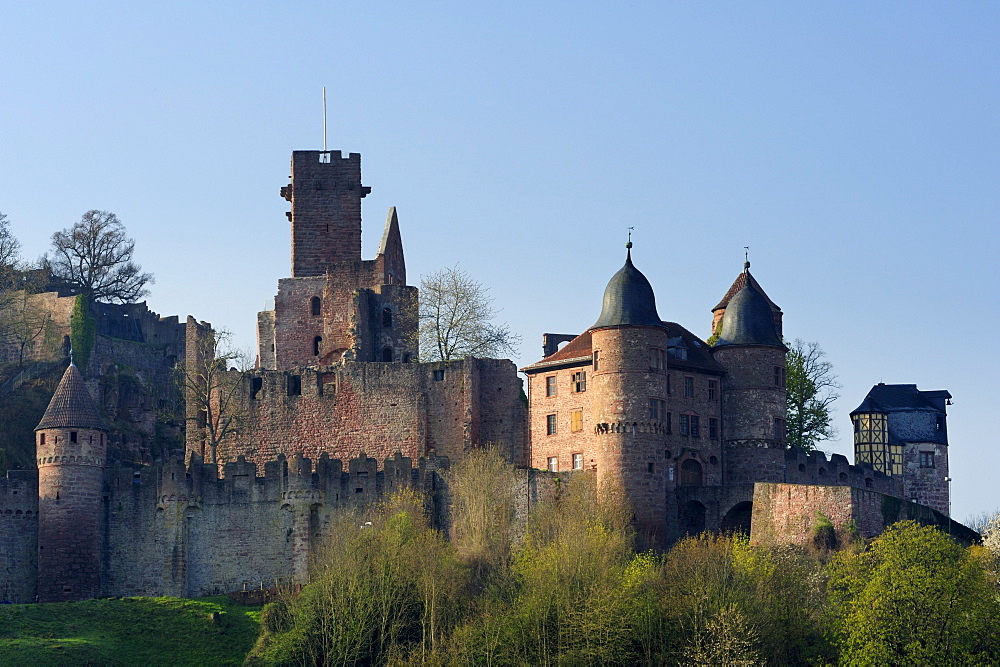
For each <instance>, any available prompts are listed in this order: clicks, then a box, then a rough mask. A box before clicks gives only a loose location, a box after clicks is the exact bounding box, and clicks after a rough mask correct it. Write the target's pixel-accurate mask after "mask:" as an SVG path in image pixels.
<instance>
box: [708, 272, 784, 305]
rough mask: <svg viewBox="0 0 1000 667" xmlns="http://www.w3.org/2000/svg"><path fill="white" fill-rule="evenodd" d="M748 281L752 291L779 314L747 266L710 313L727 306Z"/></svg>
mask: <svg viewBox="0 0 1000 667" xmlns="http://www.w3.org/2000/svg"><path fill="white" fill-rule="evenodd" d="M748 281H749V283H750V285H751V286H753V288H754V289H756V290H757V291H758V292H760V294H761V296H763V297H764V300H765V301H767V303H768V305H769V306H771V309H772V310H775V311H777V312H779V313H780V312H781V308H779V307H778V305H777V304H776V303H774V302H773V301H771V299H770V298H769V297H768V296H767V292H765V291H764V289H763V288H762V287H761V286H760V283H758V282H757V279H756V278H754V277H753V275H752V274H751V273H750V268H749V266H748V267H747V269H746V270H745V271H741V272H740V275H738V276H736V280H734V281H733V284H732V285H731V286H730V287H729V291H728V292H726V296H724V297H722V301H720V302H719V303H718V304H717V305H716V306H715V308H713V309H712V312H713V313H714V312H715V311H717V310H720V309H722V308H725V307H726V306H728V305H729V302H730V301H731V300H732V298H733V297H734V296H736V295H737V293H739V291H740V290H741V289H743V287H744V286H745V285H746V284H747V282H748Z"/></svg>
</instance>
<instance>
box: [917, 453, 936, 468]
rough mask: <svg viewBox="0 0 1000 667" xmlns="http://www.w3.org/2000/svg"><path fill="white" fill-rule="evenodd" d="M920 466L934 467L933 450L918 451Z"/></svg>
mask: <svg viewBox="0 0 1000 667" xmlns="http://www.w3.org/2000/svg"><path fill="white" fill-rule="evenodd" d="M920 467H921V468H933V467H934V452H920Z"/></svg>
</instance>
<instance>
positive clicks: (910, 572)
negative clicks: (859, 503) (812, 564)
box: [829, 521, 1000, 665]
mask: <svg viewBox="0 0 1000 667" xmlns="http://www.w3.org/2000/svg"><path fill="white" fill-rule="evenodd" d="M829 590H830V596H831V600H832V613H833V624H834V631H835V637H836V641H837V643H838V645H839V648H840V661H841V663H842V664H846V665H971V664H996V663H997V661H998V660H1000V642H998V638H997V632H996V630H997V628H996V620H995V619H996V618H997V615H998V612H1000V605H998V602H997V597H996V589H995V586H994V585H993V584H992V583H991V582H990V581H989V580H988V579H987V576H986V572H985V570H984V568H983V566H982V564H981V563H980V561H979V559H977V558H976V557H974V555H973V553H972V552H971V551H970V550H968V549H965V548H964V547H962V546H961V545H960V544H958V543H957V542H955V541H954V540H952V539H951V538H950V537H948V536H947V535H945V534H944V533H942V532H941V531H940V530H938V529H937V528H933V527H929V526H921V525H919V524H917V523H915V522H912V521H904V522H900V523H897V524H895V525H894V526H892V527H890V528H889V530H887V531H886V532H885V533H883V534H882V535H881V536H880V537H878V538H877V539H875V540H873V541H872V543H871V545H870V547H869V549H868V550H867V551H865V552H863V553H859V554H848V553H841V554H838V555H837V557H835V559H834V560H833V561H832V562H831V565H830V580H829Z"/></svg>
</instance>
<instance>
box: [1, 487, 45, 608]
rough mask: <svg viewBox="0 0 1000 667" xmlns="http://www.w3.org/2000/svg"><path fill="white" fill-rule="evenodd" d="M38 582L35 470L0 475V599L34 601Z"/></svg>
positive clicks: (16, 601)
mask: <svg viewBox="0 0 1000 667" xmlns="http://www.w3.org/2000/svg"><path fill="white" fill-rule="evenodd" d="M37 581H38V471H37V470H11V471H10V472H8V473H7V476H6V477H0V602H14V603H24V602H34V600H35V593H36V589H37Z"/></svg>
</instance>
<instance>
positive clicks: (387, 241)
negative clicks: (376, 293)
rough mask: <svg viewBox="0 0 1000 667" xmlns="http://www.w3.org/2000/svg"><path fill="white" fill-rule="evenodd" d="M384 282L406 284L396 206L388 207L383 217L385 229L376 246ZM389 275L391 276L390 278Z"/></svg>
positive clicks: (401, 239) (404, 262) (404, 263)
mask: <svg viewBox="0 0 1000 667" xmlns="http://www.w3.org/2000/svg"><path fill="white" fill-rule="evenodd" d="M377 259H378V260H379V261H380V263H381V268H382V273H383V276H384V280H385V283H386V284H393V285H405V284H406V261H405V260H404V259H403V237H402V236H401V235H400V233H399V218H398V217H397V216H396V207H395V206H390V207H389V214H388V215H387V216H386V218H385V230H384V231H383V232H382V242H381V243H380V244H379V247H378V258H377ZM389 276H392V279H391V280H390V278H389Z"/></svg>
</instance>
